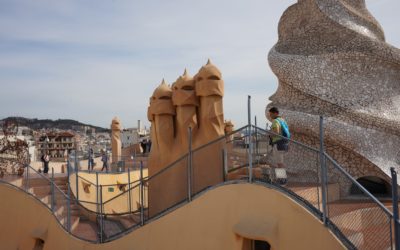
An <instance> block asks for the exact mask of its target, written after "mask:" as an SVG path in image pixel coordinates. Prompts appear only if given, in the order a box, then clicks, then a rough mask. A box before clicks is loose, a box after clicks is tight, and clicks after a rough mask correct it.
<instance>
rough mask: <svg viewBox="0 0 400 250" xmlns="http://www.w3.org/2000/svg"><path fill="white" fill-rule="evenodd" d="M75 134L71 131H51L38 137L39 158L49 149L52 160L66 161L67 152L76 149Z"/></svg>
mask: <svg viewBox="0 0 400 250" xmlns="http://www.w3.org/2000/svg"><path fill="white" fill-rule="evenodd" d="M76 143H77V142H76V140H75V135H74V134H73V133H71V132H66V131H63V132H49V133H44V134H41V135H40V136H38V137H37V138H36V145H37V153H38V159H40V157H41V155H43V154H44V153H45V151H48V152H49V154H50V157H51V159H52V160H55V161H64V159H65V154H66V153H69V152H70V151H71V150H74V149H75V146H76Z"/></svg>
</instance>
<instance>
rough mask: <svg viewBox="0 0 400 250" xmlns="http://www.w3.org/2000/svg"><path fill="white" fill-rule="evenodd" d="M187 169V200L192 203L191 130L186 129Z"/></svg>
mask: <svg viewBox="0 0 400 250" xmlns="http://www.w3.org/2000/svg"><path fill="white" fill-rule="evenodd" d="M188 139H189V141H188V147H189V149H188V151H189V152H188V157H189V158H188V169H187V185H188V200H189V202H190V201H192V128H191V127H189V128H188Z"/></svg>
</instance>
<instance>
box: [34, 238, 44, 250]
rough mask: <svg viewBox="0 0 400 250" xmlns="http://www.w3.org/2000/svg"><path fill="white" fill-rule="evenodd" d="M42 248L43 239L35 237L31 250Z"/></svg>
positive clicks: (40, 249)
mask: <svg viewBox="0 0 400 250" xmlns="http://www.w3.org/2000/svg"><path fill="white" fill-rule="evenodd" d="M43 248H44V240H42V239H40V238H36V239H35V245H34V246H33V250H43Z"/></svg>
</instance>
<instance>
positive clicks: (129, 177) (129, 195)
mask: <svg viewBox="0 0 400 250" xmlns="http://www.w3.org/2000/svg"><path fill="white" fill-rule="evenodd" d="M128 199H129V213H132V199H131V170H130V169H129V168H128Z"/></svg>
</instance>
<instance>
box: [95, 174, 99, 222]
mask: <svg viewBox="0 0 400 250" xmlns="http://www.w3.org/2000/svg"><path fill="white" fill-rule="evenodd" d="M96 212H97V214H98V213H99V172H96Z"/></svg>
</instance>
